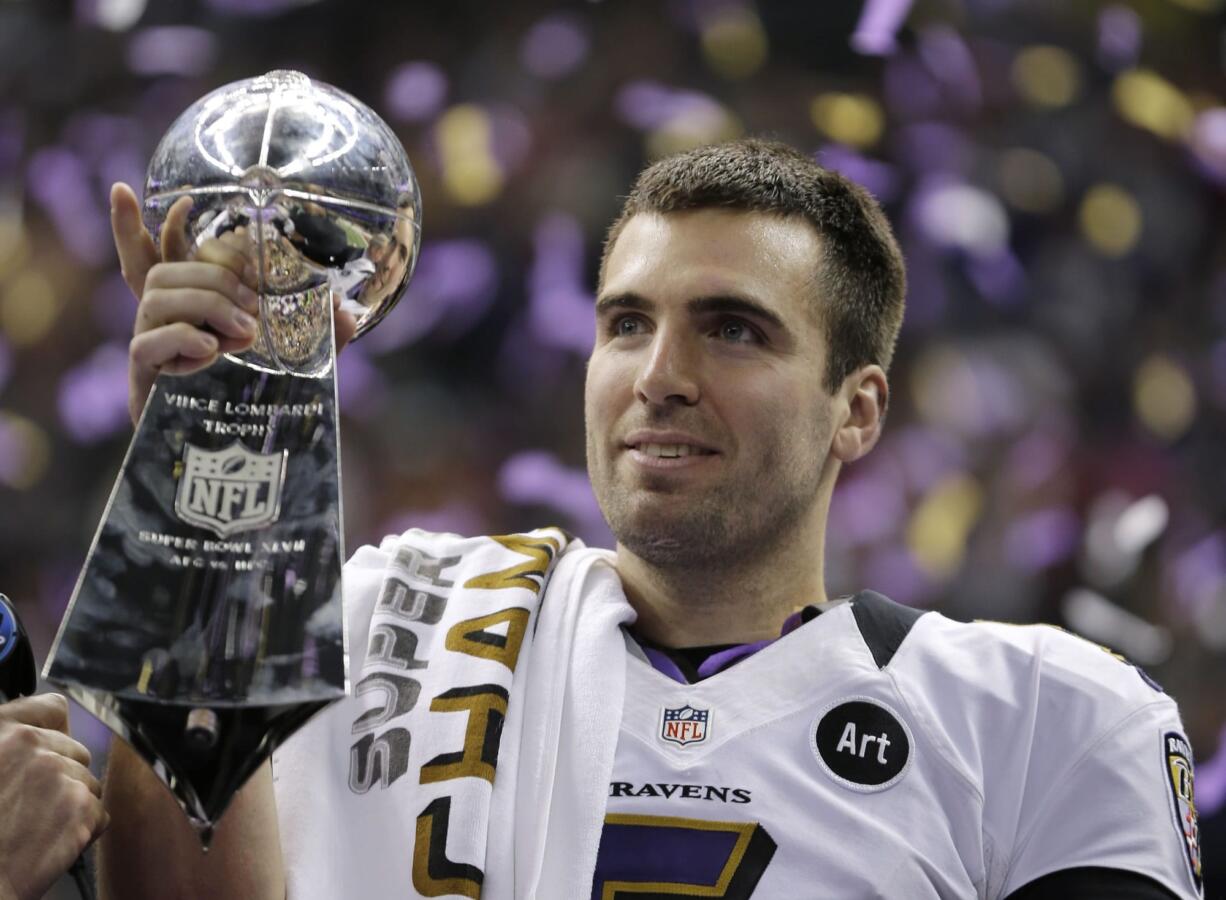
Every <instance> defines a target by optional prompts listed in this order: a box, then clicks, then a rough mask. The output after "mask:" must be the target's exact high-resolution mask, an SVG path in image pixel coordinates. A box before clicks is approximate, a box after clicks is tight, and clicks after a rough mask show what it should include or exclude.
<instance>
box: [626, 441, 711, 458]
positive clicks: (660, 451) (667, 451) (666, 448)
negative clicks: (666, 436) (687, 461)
mask: <svg viewBox="0 0 1226 900" xmlns="http://www.w3.org/2000/svg"><path fill="white" fill-rule="evenodd" d="M639 452H641V453H646V454H647V455H648V456H659V457H662V458H664V459H676V458H677V457H680V456H689V455H691V454H696V453H699V452H701V451H699V449H698V448H697V447H691V446H690V445H689V444H639Z"/></svg>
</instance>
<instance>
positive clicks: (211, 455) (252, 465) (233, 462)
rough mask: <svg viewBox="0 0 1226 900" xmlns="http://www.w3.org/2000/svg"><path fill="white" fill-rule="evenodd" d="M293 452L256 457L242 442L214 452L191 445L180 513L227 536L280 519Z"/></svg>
mask: <svg viewBox="0 0 1226 900" xmlns="http://www.w3.org/2000/svg"><path fill="white" fill-rule="evenodd" d="M288 455H289V454H288V452H287V451H284V450H282V451H281V452H280V453H257V452H255V451H254V450H249V449H248V448H247V447H246V446H244V445H243V444H242V443H241V442H240V441H235V442H234V443H233V444H231V445H230V446H229V447H226V448H225V449H223V450H217V451H210V450H205V449H204V448H202V447H197V446H195V445H194V444H187V445H186V452H185V453H184V455H183V477H182V478H181V479H180V480H179V490H178V492H177V493H176V494H175V514H176V515H177V516H178V517H179V518H180V519H182V520H183V521H184V522H187V523H188V524H190V525H198V526H200V527H201V528H208V529H210V530H212V531H214V532H216V534H217V536H218V537H221V538H224V537H228V536H229V535H231V534H234V533H235V532H238V531H248V530H250V529H253V528H259V527H261V526H263V525H271V524H272V523H273V522H275V521H277V516H278V515H279V514H280V512H281V486H282V484H283V483H284V481H285V459H286V457H287V456H288Z"/></svg>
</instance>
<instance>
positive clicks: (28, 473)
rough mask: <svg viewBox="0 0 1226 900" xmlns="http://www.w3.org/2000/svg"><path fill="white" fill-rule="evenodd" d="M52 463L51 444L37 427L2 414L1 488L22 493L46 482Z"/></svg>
mask: <svg viewBox="0 0 1226 900" xmlns="http://www.w3.org/2000/svg"><path fill="white" fill-rule="evenodd" d="M50 461H51V441H50V439H49V438H48V437H47V433H46V432H45V431H43V429H42V428H40V427H39V426H38V425H37V424H35V423H34V422H32V421H30V420H29V419H27V418H25V417H24V416H19V415H16V414H14V413H7V412H3V411H0V484H4V485H7V486H8V487H11V488H14V489H16V490H19V491H24V490H28V489H29V488H32V487H34V486H35V485H36V484H38V482H39V481H41V480H42V477H43V475H44V474H46V471H47V465H48V464H49V463H50Z"/></svg>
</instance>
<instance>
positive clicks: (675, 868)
mask: <svg viewBox="0 0 1226 900" xmlns="http://www.w3.org/2000/svg"><path fill="white" fill-rule="evenodd" d="M774 855H775V842H774V841H773V840H772V839H771V836H770V835H769V834H767V833H766V829H765V828H763V827H762V826H761V825H759V824H758V823H757V822H710V821H707V820H706V819H681V818H676V817H672V816H631V815H612V814H610V815H607V816H605V820H604V831H603V832H601V836H600V853H599V855H598V856H597V858H596V877H595V879H594V880H593V882H592V900H665V898H676V897H717V898H722V900H747V898H748V897H749V896H750V895H751V894H753V890H754V888H755V887H756V886H757V884H758V881H759V880H760V879H761V878H762V873H763V872H765V871H766V867H767V865H769V864H770V861H771V857H772V856H774Z"/></svg>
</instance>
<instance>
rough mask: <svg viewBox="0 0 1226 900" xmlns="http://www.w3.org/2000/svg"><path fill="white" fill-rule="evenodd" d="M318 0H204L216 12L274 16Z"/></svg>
mask: <svg viewBox="0 0 1226 900" xmlns="http://www.w3.org/2000/svg"><path fill="white" fill-rule="evenodd" d="M318 2H319V0H206V3H207V5H208V6H211V7H212V8H213V9H215V10H217V11H218V12H223V13H231V14H233V15H236V16H256V17H261V18H263V17H266V16H276V15H280V14H281V13H283V12H285V11H287V10H291V9H294V8H295V7H299V6H310V5H311V4H312V3H318Z"/></svg>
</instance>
